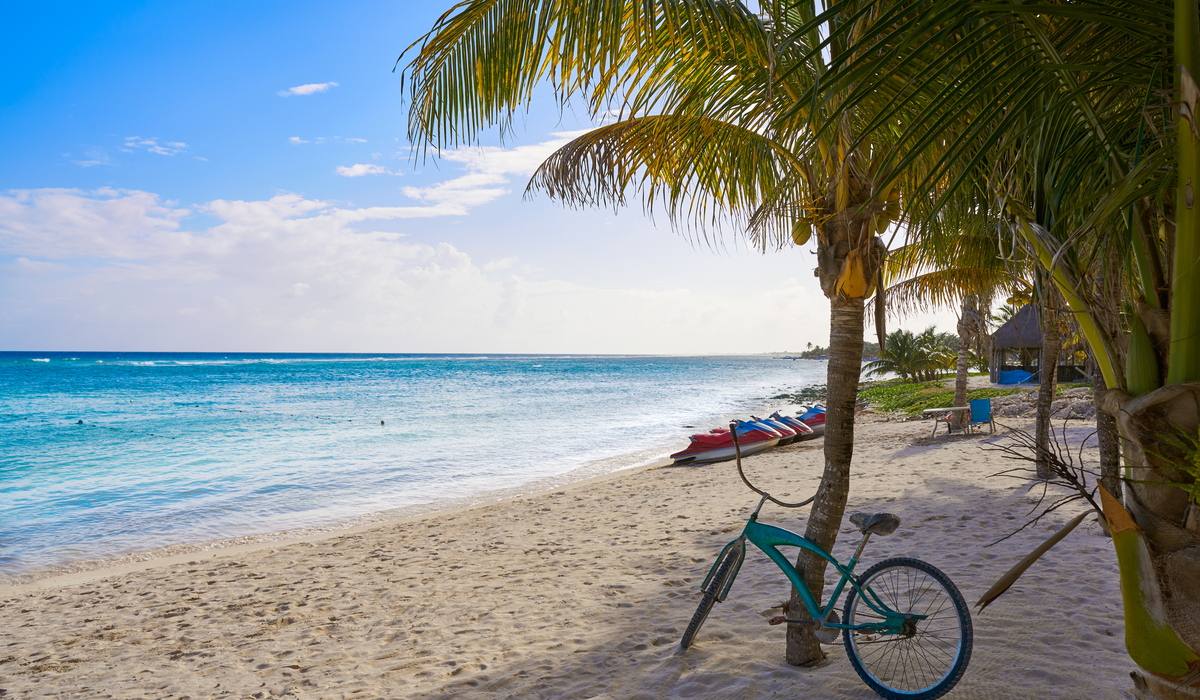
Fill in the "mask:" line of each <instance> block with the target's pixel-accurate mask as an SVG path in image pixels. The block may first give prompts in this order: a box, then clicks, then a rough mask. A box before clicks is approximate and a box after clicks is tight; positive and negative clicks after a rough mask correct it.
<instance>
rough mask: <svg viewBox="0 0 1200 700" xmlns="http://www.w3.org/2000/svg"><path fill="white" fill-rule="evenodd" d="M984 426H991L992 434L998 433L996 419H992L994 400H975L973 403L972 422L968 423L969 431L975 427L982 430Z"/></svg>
mask: <svg viewBox="0 0 1200 700" xmlns="http://www.w3.org/2000/svg"><path fill="white" fill-rule="evenodd" d="M984 424H987V425H990V426H991V432H993V433H994V432H996V419H995V418H993V417H992V400H991V399H975V400H973V401H971V422H969V423H967V430H970V429H971V428H973V427H975V426H979V427H980V428H982V427H983V426H984Z"/></svg>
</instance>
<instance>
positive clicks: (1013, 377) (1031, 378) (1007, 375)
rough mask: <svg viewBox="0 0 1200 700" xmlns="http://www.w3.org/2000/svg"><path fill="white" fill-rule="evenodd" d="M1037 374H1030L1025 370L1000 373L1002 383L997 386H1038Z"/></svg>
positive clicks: (999, 382)
mask: <svg viewBox="0 0 1200 700" xmlns="http://www.w3.org/2000/svg"><path fill="white" fill-rule="evenodd" d="M1038 381H1039V380H1038V375H1037V372H1034V373H1033V374H1030V373H1029V372H1026V371H1025V370H1023V369H1010V370H1008V371H1002V372H1000V381H998V382H996V383H997V384H1036V383H1038Z"/></svg>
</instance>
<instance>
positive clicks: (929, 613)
mask: <svg viewBox="0 0 1200 700" xmlns="http://www.w3.org/2000/svg"><path fill="white" fill-rule="evenodd" d="M858 585H859V586H860V587H861V588H862V589H863V590H864V591H866V592H867V596H868V597H870V596H871V594H874V595H875V596H878V598H879V601H874V600H872V602H875V604H876V606H877V607H878V603H879V602H882V603H883V604H884V605H886V606H887V607H888V608H890V609H891V610H893V611H895V612H900V613H906V614H914V615H921V616H923V618H922V619H920V620H916V621H915V624H914V625H912V626H911V627H910V628H908V629H906V630H905V631H904V633H903V634H880V633H878V632H868V631H857V632H855V631H852V630H845V631H843V633H842V639H843V640H844V641H845V643H846V654H847V655H848V656H849V657H850V663H851V664H852V665H853V666H854V670H855V671H856V672H858V675H859V677H861V678H862V679H863V681H865V682H866V684H867V685H868V686H870V687H871V689H872V690H874V691H875V692H876V693H879V694H880V695H882V696H883V697H885V698H889V700H898V699H899V698H908V699H911V700H931V699H932V698H937V697H941V696H942V695H944V694H945V693H947V692H949V691H950V689H951V688H953V687H954V685H955V684H956V683H958V681H959V679H960V678H962V675H963V673H965V672H966V670H967V662H968V661H970V659H971V642H972V639H973V631H972V629H971V615H970V611H969V610H968V608H967V604H966V602H965V601H964V600H963V597H962V594H961V593H959V592H958V588H957V587H956V586H955V585H954V583H953V582H952V581H951V580H950V579H949V578H948V577H947V576H946V574H944V573H942V572H941V571H940V570H938V569H937V568H936V567H934V566H933V565H931V564H926V563H925V562H923V561H921V560H919V559H909V558H906V557H899V558H895V559H885V560H884V561H881V562H879V563H878V564H876V565H875V566H872V567H871V568H869V569H867V570H866V572H864V573H863V575H862V576H861V577H859V579H858ZM885 619H886V618H885V616H883V615H881V614H879V613H877V612H875V611H874V610H872V609H871V607H870V606H869V605H867V604H866V602H865V601H864V600H863V597H862V596H860V595H858V591H857V590H856V589H854V588H851V589H850V592H849V593H848V594H847V595H846V608H845V620H844V622H845V624H847V625H863V624H869V623H876V622H883V621H885Z"/></svg>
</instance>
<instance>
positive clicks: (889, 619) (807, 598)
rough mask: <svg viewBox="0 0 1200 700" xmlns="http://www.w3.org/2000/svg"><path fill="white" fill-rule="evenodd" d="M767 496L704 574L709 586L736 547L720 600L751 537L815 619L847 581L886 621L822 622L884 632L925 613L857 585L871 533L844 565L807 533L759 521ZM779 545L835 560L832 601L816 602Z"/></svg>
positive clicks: (828, 607)
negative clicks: (898, 606)
mask: <svg viewBox="0 0 1200 700" xmlns="http://www.w3.org/2000/svg"><path fill="white" fill-rule="evenodd" d="M765 500H766V498H765V497H764V499H763V501H760V502H759V504H758V508H755V509H754V513H753V514H752V515H751V516H750V520H749V521H748V522H747V523H746V527H745V528H744V529H743V530H742V535H741V537H738V538H737V539H736V540H734V541H732V542H730V543H729V544H727V545H725V549H723V550H722V551H721V555H720V556H718V557H717V560H716V561H715V562H713V565H712V568H711V569H709V572H708V576H707V577H705V579H704V584H703V585H702V586H701V588H704V587H707V586H708V583H709V581H710V580H711V579H712V577H713V574H714V573H715V572H716V570H717V566H718V565H719V564H720V563H721V562H722V561H724V560H725V556H726V553H727V552H730V550H731V549H733V550H734V551H733V553H732V556H736V557H738V559H739V561H738V562H737V563H736V564H735V565H734V568H733V570H732V571H731V572H730V575H729V579H728V580H727V581H725V583H724V585H723V586H722V587H721V591H720V595H718V596H717V599H718V600H721V601H724V600H725V596H726V595H727V594H728V593H729V589H730V588H731V587H732V586H733V581H734V579H736V578H737V575H738V572H739V571H740V570H741V566H742V560H743V559H744V558H745V556H746V541H747V540H749V541H750V542H751V543H752V544H753V545H754V546H755V547H758V548H759V549H760V550H762V552H763V554H766V555H767V556H768V557H770V559H771V561H773V562H775V565H776V566H778V567H779V569H780V571H782V572H783V574H784V575H785V576H787V577H788V580H789V581H791V583H792V587H793V588H795V589H796V592H797V593H799V594H800V599H801V600H802V601H804V607H805V609H807V610H808V614H809V615H810V616H811V617H812V619H813V620H824V619H825V617H826V616H827V615H828V614H829V612H830V611H831V610H833V608H834V606H836V605H837V601H838V599H839V598H840V597H841V594H842V590H843V589H844V588H845V587H846V583H847V582H849V583H850V585H851V586H853V587H854V589H855V590H857V591H858V595H859V596H861V597H862V600H863V602H864V603H866V604H867V606H868V607H870V608H871V609H872V610H874V611H875V612H877V613H879V614H880V615H882V616H884V618H885V621H884V622H873V623H867V624H862V625H848V624H844V623H841V622H823V623H822V624H823V626H825V627H830V628H834V629H848V630H852V631H873V632H880V633H884V634H889V633H893V634H902V633H903V625H904V622H905V620H909V619H914V620H919V619H923V618H924V615H911V614H905V613H899V612H896V611H894V610H892V609H891V608H889V607H888V606H887V605H886V604H885V603H884V602H883V601H882V600H880V599H879V597H878V596H877V595H875V592H874V591H872V590H871V589H869V588H866V589H864V588H863V587H861V586H859V585H858V581H856V580H855V578H854V567H855V566H856V565H857V564H858V557H859V555H860V554H862V550H863V548H864V547H865V546H866V544H867V539H868V538H869V537H870V535H864V536H863V539H862V541H861V542H860V543H859V545H858V548H857V549H856V550H855V552H854V556H852V557H851V558H850V561H849V563H848V565H847V566H842V564H841V562H839V561H838V560H837V559H834V558H833V555H831V554H829V553H828V552H826V551H825V550H823V549H821V548H820V547H818V546H817V545H816V544H815V543H813V542H812V541H811V540H808V539H805V538H804V537H801V536H800V535H797V534H796V533H794V532H790V531H788V530H784V529H783V528H780V527H775V526H774V525H764V524H762V523H760V522H758V511H759V510H760V509H761V508H762V505H763V502H765ZM777 547H799V548H801V549H806V550H808V551H810V552H813V553H815V554H816V555H817V556H819V557H821V558H822V559H824V560H826V561H828V562H829V563H830V564H833V566H834V568H836V569H837V570H838V573H840V574H841V579H840V580H839V581H838V583H837V586H836V587H835V588H834V589H833V593H832V594H831V595H830V596H829V603H828V604H827V605H826V606H825V607H824V608H821V606H820V605H819V604H818V603H817V600H816V598H815V597H814V596H813V594H812V591H811V590H809V588H808V584H806V583H805V582H804V580H803V579H801V578H800V574H799V572H797V571H796V567H794V566H792V565H791V563H790V562H789V561H788V560H787V557H785V556H784V555H783V553H782V552H780V551H779V550H778V549H776V548H777Z"/></svg>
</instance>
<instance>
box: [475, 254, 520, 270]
mask: <svg viewBox="0 0 1200 700" xmlns="http://www.w3.org/2000/svg"><path fill="white" fill-rule="evenodd" d="M516 264H517V258H516V256H512V257H508V258H500V259H499V260H491V261H489V262H486V263H484V265H483V269H484V270H485V271H487V272H495V271H496V270H507V269H509V268H510V267H512V266H513V265H516Z"/></svg>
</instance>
